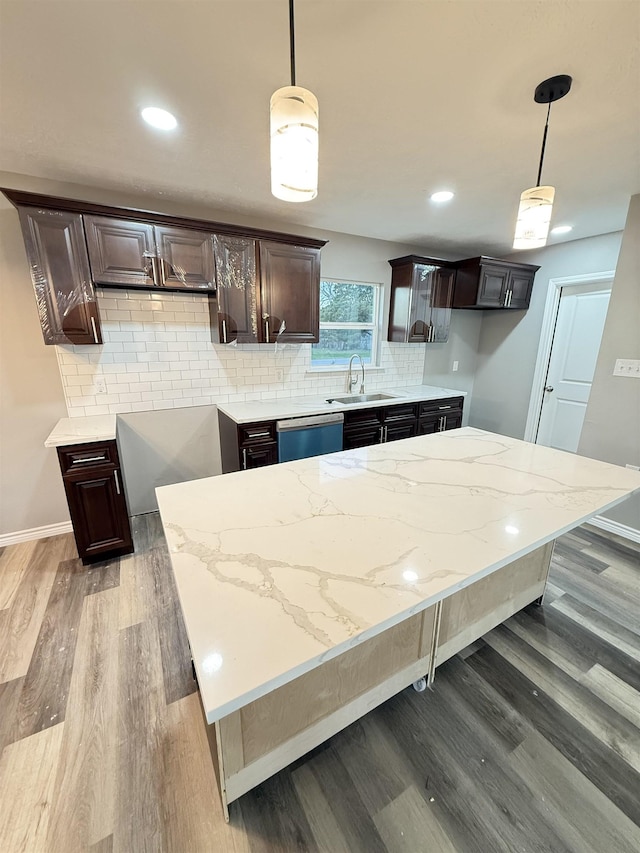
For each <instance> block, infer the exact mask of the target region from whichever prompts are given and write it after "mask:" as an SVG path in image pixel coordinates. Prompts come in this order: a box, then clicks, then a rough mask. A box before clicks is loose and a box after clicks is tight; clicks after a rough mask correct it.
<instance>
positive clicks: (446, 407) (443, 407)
mask: <svg viewBox="0 0 640 853" xmlns="http://www.w3.org/2000/svg"><path fill="white" fill-rule="evenodd" d="M450 408H451V406H438V409H440V410H442V409H450Z"/></svg>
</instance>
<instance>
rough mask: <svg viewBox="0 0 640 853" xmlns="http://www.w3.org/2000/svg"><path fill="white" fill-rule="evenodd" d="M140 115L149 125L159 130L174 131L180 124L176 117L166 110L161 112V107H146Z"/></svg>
mask: <svg viewBox="0 0 640 853" xmlns="http://www.w3.org/2000/svg"><path fill="white" fill-rule="evenodd" d="M140 115H141V116H142V118H143V119H144V120H145V121H146V123H147V124H150V125H151V127H157V128H158V129H159V130H173V128H174V127H176V126H177V124H178V122H177V121H176V117H175V116H172V115H171V113H168V112H167V111H166V110H161V109H160V107H145V108H144V109H143V110H142V112H141V113H140Z"/></svg>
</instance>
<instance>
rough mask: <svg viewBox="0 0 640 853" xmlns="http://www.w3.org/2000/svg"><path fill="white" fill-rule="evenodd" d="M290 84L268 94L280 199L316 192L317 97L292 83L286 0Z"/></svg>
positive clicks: (274, 184)
mask: <svg viewBox="0 0 640 853" xmlns="http://www.w3.org/2000/svg"><path fill="white" fill-rule="evenodd" d="M289 44H290V55H291V85H290V86H284V88H282V89H278V90H277V91H276V92H274V93H273V95H272V96H271V192H272V193H273V195H274V196H275V197H276V198H279V199H282V201H311V199H313V198H315V197H316V196H317V195H318V99H317V98H316V96H315V95H314V94H313V93H312V92H310V91H309V90H308V89H303V88H302V87H301V86H296V46H295V31H294V22H293V0H289Z"/></svg>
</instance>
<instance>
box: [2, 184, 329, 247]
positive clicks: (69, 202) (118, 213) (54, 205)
mask: <svg viewBox="0 0 640 853" xmlns="http://www.w3.org/2000/svg"><path fill="white" fill-rule="evenodd" d="M0 192H2V193H4V195H5V196H6V197H7V198H8V199H9V201H10V202H11V203H12V204H13V205H15V207H24V206H28V207H40V208H50V209H54V210H68V211H71V212H73V213H83V214H92V215H95V216H108V217H113V218H115V219H129V220H131V221H134V222H150V223H151V224H154V223H155V224H158V225H173V226H176V227H177V228H194V229H196V230H197V231H209V232H211V233H215V234H229V235H232V236H236V237H254V238H255V239H257V240H271V241H275V242H277V243H289V244H294V245H296V246H313V247H314V248H316V249H321V248H322V247H323V246H324V245H326V243H327V240H317V239H315V238H313V237H300V236H299V235H295V234H287V233H281V232H280V231H268V230H265V229H263V228H250V227H248V226H244V225H232V224H230V223H228V222H211V221H209V220H206V219H193V218H191V217H187V216H173V215H171V214H167V213H156V212H155V211H151V210H139V209H137V208H134V207H111V206H110V205H105V204H95V203H94V202H90V201H80V200H78V199H72V198H58V197H57V196H49V195H40V194H38V193H29V192H23V191H22V190H14V189H6V188H4V187H0Z"/></svg>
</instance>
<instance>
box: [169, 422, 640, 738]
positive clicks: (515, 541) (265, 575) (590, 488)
mask: <svg viewBox="0 0 640 853" xmlns="http://www.w3.org/2000/svg"><path fill="white" fill-rule="evenodd" d="M634 492H640V473H638V472H637V471H632V470H629V469H625V468H620V467H618V466H614V465H609V464H607V463H604V462H598V461H596V460H593V459H587V458H584V457H581V456H577V455H575V454H571V453H565V452H562V451H558V450H552V449H550V448H547V447H542V446H538V445H534V444H529V443H526V442H523V441H517V440H516V439H512V438H506V437H504V436H499V435H494V434H492V433H487V432H483V431H481V430H477V429H473V428H470V427H465V428H462V429H458V430H451V431H449V432H443V433H436V434H435V435H428V436H420V437H416V438H409V439H405V440H403V441H395V442H391V443H388V444H381V445H374V446H372V447H365V448H361V449H358V450H349V451H343V452H341V453H333V454H328V455H326V456H317V457H313V458H311V459H302V460H299V461H296V462H287V463H284V464H280V465H273V466H270V467H267V468H260V469H256V470H253V471H241V472H237V473H233V474H226V475H223V476H219V477H211V478H207V479H203V480H194V481H191V482H188V483H180V484H177V485H173V486H164V487H162V488H158V489H156V494H157V496H158V504H159V507H160V514H161V518H162V523H163V526H164V531H165V534H166V537H167V541H168V545H169V552H170V557H171V563H172V566H173V571H174V574H175V578H176V582H177V587H178V594H179V598H180V603H181V606H182V611H183V614H184V617H185V623H186V628H187V633H188V636H189V642H190V644H191V650H192V653H193V658H194V662H195V667H196V671H197V675H198V682H199V685H200V690H201V695H202V701H203V704H204V708H205V712H206V715H207V719H208V721H209V722H210V723H212V722H214V721H216V720H218V719H220V718H221V717H224V716H226V715H227V714H229V713H231V712H232V711H234V710H237V709H238V708H241V707H242V706H243V705H245V704H247V703H249V702H251V701H253V700H254V699H257V698H259V697H260V696H263V695H265V694H266V693H268V692H270V691H271V690H273V689H275V688H276V687H279V686H280V685H282V684H285V683H287V682H288V681H291V680H293V679H294V678H296V677H297V676H299V675H302V674H303V673H305V672H308V671H309V670H311V669H313V668H314V667H316V666H318V665H320V664H321V663H322V662H323V661H325V660H328V659H330V658H332V657H335V656H336V655H338V654H340V653H341V652H343V651H345V650H347V649H348V648H350V647H351V646H354V645H356V644H357V643H359V642H362V641H363V640H366V639H368V638H369V637H372V636H374V635H376V634H379V633H381V632H382V631H383V630H386V629H387V628H389V627H391V626H392V625H395V624H397V623H398V622H400V621H402V620H403V619H406V618H408V617H409V616H411V615H412V614H414V613H417V612H419V611H421V610H423V609H425V608H426V607H428V606H430V605H431V604H433V603H434V602H436V601H438V600H439V599H442V598H444V597H446V596H447V595H450V594H451V593H452V592H455V591H456V590H458V589H461V588H463V587H465V586H468V585H469V584H470V583H473V582H474V581H476V580H478V579H479V578H481V577H483V576H485V575H487V574H489V573H490V572H492V571H494V570H496V569H498V568H501V567H502V566H504V565H506V564H507V563H509V562H511V561H512V560H514V559H516V558H517V557H519V556H522V555H524V554H526V553H528V552H530V551H532V550H534V549H535V548H537V547H538V546H540V545H542V544H544V543H545V542H548V541H549V540H551V539H553V538H555V537H556V536H558V535H560V534H561V533H563V532H566V531H567V530H570V529H571V528H572V527H575V526H576V525H578V524H580V523H581V522H583V521H585V520H586V519H588V518H589V517H591V516H593V515H595V514H596V513H598V512H601V511H603V510H605V509H607V508H610V507H611V506H614V505H615V504H617V503H619V502H620V501H621V500H624V498H625V497H627V496H628V495H630V494H633V493H634Z"/></svg>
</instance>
